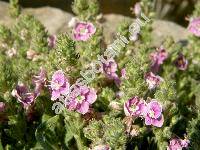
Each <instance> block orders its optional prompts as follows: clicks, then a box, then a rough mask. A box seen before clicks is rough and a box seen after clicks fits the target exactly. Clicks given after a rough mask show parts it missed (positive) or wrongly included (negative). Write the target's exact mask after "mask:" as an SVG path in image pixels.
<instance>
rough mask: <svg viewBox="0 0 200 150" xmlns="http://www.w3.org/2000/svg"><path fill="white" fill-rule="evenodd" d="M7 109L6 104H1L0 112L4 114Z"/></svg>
mask: <svg viewBox="0 0 200 150" xmlns="http://www.w3.org/2000/svg"><path fill="white" fill-rule="evenodd" d="M5 108H6V105H5V103H4V102H0V112H3V111H4V110H5Z"/></svg>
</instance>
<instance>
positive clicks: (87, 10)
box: [72, 0, 99, 21]
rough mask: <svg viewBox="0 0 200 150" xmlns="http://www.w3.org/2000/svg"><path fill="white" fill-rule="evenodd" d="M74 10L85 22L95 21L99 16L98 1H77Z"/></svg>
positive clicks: (74, 3) (73, 6)
mask: <svg viewBox="0 0 200 150" xmlns="http://www.w3.org/2000/svg"><path fill="white" fill-rule="evenodd" d="M72 10H73V12H74V13H75V14H76V15H77V16H78V17H80V19H82V20H84V21H87V20H95V18H96V16H97V15H98V14H99V3H98V0H75V1H74V2H73V5H72Z"/></svg>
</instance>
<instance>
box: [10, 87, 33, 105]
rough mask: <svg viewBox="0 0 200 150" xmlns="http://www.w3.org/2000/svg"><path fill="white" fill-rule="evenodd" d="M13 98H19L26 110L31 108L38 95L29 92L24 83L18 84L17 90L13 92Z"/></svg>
mask: <svg viewBox="0 0 200 150" xmlns="http://www.w3.org/2000/svg"><path fill="white" fill-rule="evenodd" d="M12 96H14V97H15V98H17V100H18V101H19V102H20V103H21V104H22V105H23V107H24V108H28V107H29V106H31V105H32V104H33V103H34V101H35V99H36V94H35V93H32V92H28V88H27V87H26V86H25V85H24V84H22V83H21V84H18V85H17V87H16V89H14V90H13V91H12Z"/></svg>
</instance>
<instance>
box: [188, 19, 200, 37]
mask: <svg viewBox="0 0 200 150" xmlns="http://www.w3.org/2000/svg"><path fill="white" fill-rule="evenodd" d="M199 26H200V18H199V17H198V18H193V19H191V20H190V24H189V26H188V30H189V32H191V33H192V34H194V35H195V36H197V37H200V28H199Z"/></svg>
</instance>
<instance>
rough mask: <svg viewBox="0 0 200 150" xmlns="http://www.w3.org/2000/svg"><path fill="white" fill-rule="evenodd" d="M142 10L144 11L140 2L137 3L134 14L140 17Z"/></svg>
mask: <svg viewBox="0 0 200 150" xmlns="http://www.w3.org/2000/svg"><path fill="white" fill-rule="evenodd" d="M141 10H142V9H141V5H140V3H139V2H138V3H136V4H135V6H134V14H135V15H136V16H140V14H141Z"/></svg>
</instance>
